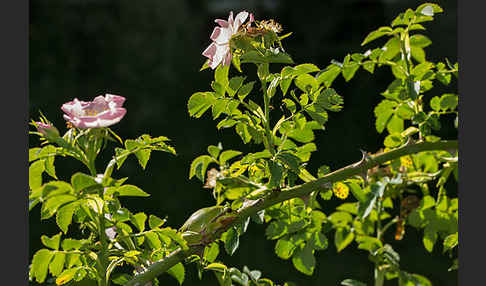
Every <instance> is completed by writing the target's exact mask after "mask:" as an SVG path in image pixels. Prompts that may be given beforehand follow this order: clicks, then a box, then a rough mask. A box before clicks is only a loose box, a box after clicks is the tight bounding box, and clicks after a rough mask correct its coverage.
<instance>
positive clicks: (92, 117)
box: [61, 94, 127, 128]
mask: <svg viewBox="0 0 486 286" xmlns="http://www.w3.org/2000/svg"><path fill="white" fill-rule="evenodd" d="M124 101H125V98H124V97H123V96H118V95H113V94H106V95H105V96H104V97H103V96H101V95H100V96H97V97H95V99H93V101H88V102H86V101H80V100H78V99H77V98H75V99H74V100H73V101H70V102H67V103H64V104H63V105H62V107H61V109H62V111H64V113H66V114H64V119H66V120H67V121H69V122H71V123H72V124H73V125H74V126H76V127H78V128H99V127H108V126H111V125H113V124H116V123H118V122H119V121H120V120H121V119H122V118H123V116H125V113H127V110H126V109H125V108H123V107H122V105H123V102H124Z"/></svg>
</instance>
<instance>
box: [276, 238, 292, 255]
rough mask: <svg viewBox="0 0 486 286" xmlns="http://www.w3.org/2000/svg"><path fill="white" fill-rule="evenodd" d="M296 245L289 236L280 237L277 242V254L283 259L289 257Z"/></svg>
mask: <svg viewBox="0 0 486 286" xmlns="http://www.w3.org/2000/svg"><path fill="white" fill-rule="evenodd" d="M295 248H296V246H295V245H294V244H293V243H292V242H290V240H289V239H288V238H285V237H284V238H280V239H279V240H278V241H277V243H276V244H275V254H277V256H278V257H280V258H282V259H289V258H290V257H291V256H292V254H293V253H294V250H295Z"/></svg>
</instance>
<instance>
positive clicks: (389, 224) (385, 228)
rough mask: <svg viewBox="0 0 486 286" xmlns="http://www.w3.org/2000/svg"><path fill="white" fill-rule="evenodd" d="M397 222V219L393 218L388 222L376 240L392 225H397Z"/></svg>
mask: <svg viewBox="0 0 486 286" xmlns="http://www.w3.org/2000/svg"><path fill="white" fill-rule="evenodd" d="M397 222H398V217H395V218H394V219H392V220H391V221H389V222H388V223H387V224H385V226H384V227H383V228H382V229H381V231H380V232H379V233H378V239H380V238H381V237H382V236H383V235H384V234H385V232H386V231H387V230H388V229H389V228H390V227H391V226H392V225H393V224H394V223H397Z"/></svg>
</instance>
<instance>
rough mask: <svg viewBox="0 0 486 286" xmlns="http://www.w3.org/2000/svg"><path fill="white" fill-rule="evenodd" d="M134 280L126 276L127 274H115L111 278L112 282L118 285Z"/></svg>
mask: <svg viewBox="0 0 486 286" xmlns="http://www.w3.org/2000/svg"><path fill="white" fill-rule="evenodd" d="M130 279H132V276H130V275H128V274H126V273H115V274H113V275H112V276H111V282H113V283H115V284H117V285H124V284H125V283H127V282H128V281H130Z"/></svg>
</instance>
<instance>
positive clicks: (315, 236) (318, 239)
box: [308, 231, 329, 250]
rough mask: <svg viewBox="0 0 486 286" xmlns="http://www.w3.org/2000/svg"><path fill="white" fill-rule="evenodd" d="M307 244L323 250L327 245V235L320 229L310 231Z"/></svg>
mask: <svg viewBox="0 0 486 286" xmlns="http://www.w3.org/2000/svg"><path fill="white" fill-rule="evenodd" d="M308 243H309V246H310V247H312V249H315V250H324V249H326V248H327V246H328V244H329V243H328V241H327V237H326V236H325V235H324V234H323V233H322V232H320V231H316V232H314V233H312V235H311V238H310V240H309V242H308Z"/></svg>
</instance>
